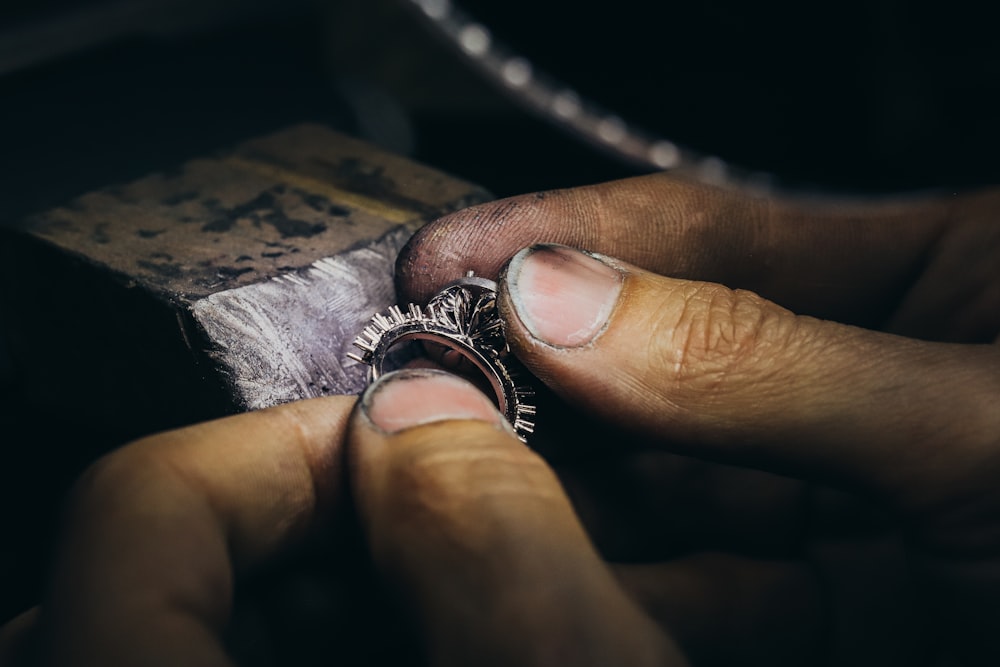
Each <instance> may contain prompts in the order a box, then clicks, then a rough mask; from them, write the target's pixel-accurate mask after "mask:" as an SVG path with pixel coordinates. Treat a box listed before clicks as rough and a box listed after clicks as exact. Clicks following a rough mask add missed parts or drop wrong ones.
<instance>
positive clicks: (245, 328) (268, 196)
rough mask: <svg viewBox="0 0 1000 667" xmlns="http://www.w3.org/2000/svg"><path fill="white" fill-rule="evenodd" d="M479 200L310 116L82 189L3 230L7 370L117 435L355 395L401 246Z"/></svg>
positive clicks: (34, 394)
mask: <svg viewBox="0 0 1000 667" xmlns="http://www.w3.org/2000/svg"><path fill="white" fill-rule="evenodd" d="M488 197H489V195H488V194H487V193H486V192H485V191H483V190H482V189H480V188H477V187H475V186H473V185H470V184H469V183H465V182H463V181H460V180H458V179H454V178H451V177H449V176H446V175H444V174H441V173H439V172H436V171H434V170H432V169H429V168H426V167H423V166H420V165H417V164H414V163H412V162H409V161H407V160H404V159H402V158H399V157H397V156H394V155H391V154H388V153H385V152H383V151H381V150H378V149H375V148H373V147H371V146H369V145H367V144H364V143H362V142H359V141H356V140H354V139H350V138H348V137H344V136H342V135H339V134H336V133H333V132H331V131H329V130H326V129H325V128H323V127H320V126H315V125H306V126H298V127H295V128H292V129H289V130H286V131H283V132H279V133H276V134H273V135H270V136H267V137H264V138H261V139H255V140H252V141H248V142H246V143H244V144H242V145H241V146H239V147H238V148H236V149H235V150H233V151H230V152H227V153H224V154H222V155H219V156H216V157H212V158H207V159H198V160H193V161H191V162H189V163H187V164H185V165H183V166H182V167H180V168H179V169H177V170H174V171H172V172H166V173H159V174H154V175H151V176H149V177H147V178H144V179H141V180H139V181H136V182H134V183H130V184H128V185H123V186H115V187H111V188H107V189H105V190H102V191H98V192H94V193H91V194H88V195H86V196H83V197H81V198H79V199H78V200H76V201H74V202H72V203H70V204H69V205H66V206H62V207H59V208H56V209H53V210H51V211H49V212H47V213H44V214H42V215H39V216H35V217H33V218H31V219H29V220H27V221H25V222H24V223H23V224H22V225H20V231H19V232H18V233H10V232H7V233H6V234H5V236H6V238H4V239H3V243H2V248H3V251H4V258H3V260H4V261H3V262H2V264H0V270H2V271H3V280H2V283H3V286H2V288H3V297H4V303H3V304H2V306H3V309H2V312H4V313H5V314H6V315H8V316H9V318H10V319H9V323H10V325H9V332H8V333H9V339H10V343H11V345H10V347H11V351H12V356H13V357H14V359H15V362H16V366H17V367H18V368H19V369H21V373H20V375H19V377H18V382H19V383H20V384H21V385H22V386H23V387H24V390H25V392H26V393H27V394H28V395H29V396H31V400H32V402H33V403H35V404H39V405H44V404H58V405H60V406H62V407H61V410H62V413H63V414H64V416H65V417H66V418H67V419H70V418H76V419H79V420H80V421H83V422H86V423H97V424H101V425H104V426H108V427H109V428H111V429H112V430H113V431H114V432H115V434H120V435H121V437H134V436H135V435H138V434H141V433H145V432H148V431H150V430H155V429H158V428H165V427H169V426H173V425H176V424H182V423H186V422H190V421H193V420H196V419H204V418H207V417H211V416H213V415H217V414H220V413H223V412H232V411H236V410H245V409H254V408H262V407H267V406H270V405H275V404H279V403H284V402H287V401H292V400H296V399H301V398H308V397H313V396H321V395H327V394H351V393H356V392H358V391H360V390H361V389H362V388H363V387H364V383H365V378H364V372H363V370H362V369H361V368H360V367H358V366H357V365H356V364H353V363H351V362H348V363H346V364H345V361H346V352H347V351H348V349H349V347H350V344H351V341H352V339H353V337H354V335H355V333H356V332H357V331H358V330H359V329H360V328H361V327H362V326H363V324H364V322H365V321H366V320H367V319H368V317H369V316H370V314H371V312H372V311H373V310H378V309H381V308H386V307H388V306H389V305H391V304H392V303H393V301H394V290H393V283H392V273H393V264H394V261H395V257H396V254H397V252H398V251H399V249H400V248H401V247H402V245H403V244H404V243H405V242H406V240H407V239H408V238H409V236H410V234H411V233H412V232H413V231H414V230H415V229H417V228H418V227H419V226H420V225H421V224H423V223H424V222H427V221H429V220H431V219H434V218H436V217H438V216H440V215H443V214H445V213H447V212H450V211H452V210H455V209H458V208H461V207H464V206H467V205H469V204H472V203H476V202H479V201H483V200H485V199H487V198H488Z"/></svg>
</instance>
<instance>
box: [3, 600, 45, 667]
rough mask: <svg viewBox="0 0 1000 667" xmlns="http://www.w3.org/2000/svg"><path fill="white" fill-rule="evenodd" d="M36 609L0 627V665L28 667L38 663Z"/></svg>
mask: <svg viewBox="0 0 1000 667" xmlns="http://www.w3.org/2000/svg"><path fill="white" fill-rule="evenodd" d="M38 615H39V610H38V607H33V608H31V609H29V610H28V611H26V612H24V613H22V614H19V615H18V616H15V617H14V618H12V619H11V620H10V621H8V622H7V623H6V624H5V625H4V626H3V627H0V665H4V667H28V666H29V665H37V664H39V663H38Z"/></svg>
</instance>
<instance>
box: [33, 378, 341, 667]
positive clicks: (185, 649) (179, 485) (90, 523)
mask: <svg viewBox="0 0 1000 667" xmlns="http://www.w3.org/2000/svg"><path fill="white" fill-rule="evenodd" d="M353 403H354V401H353V399H351V398H347V397H335V398H327V399H317V400H313V401H306V402H301V403H294V404H289V405H286V406H282V407H279V408H273V409H270V410H263V411H260V412H254V413H249V414H245V415H240V416H237V417H231V418H228V419H222V420H218V421H214V422H209V423H205V424H200V425H198V426H192V427H190V428H185V429H181V430H178V431H172V432H168V433H163V434H160V435H156V436H152V437H150V438H147V439H145V440H142V441H139V442H137V443H135V444H133V445H130V446H127V447H125V448H123V449H121V450H118V451H117V452H115V453H113V454H111V455H110V456H108V457H106V458H105V459H103V460H102V461H100V462H98V463H97V464H96V465H95V466H93V467H92V468H91V469H90V470H89V471H88V473H87V474H85V476H84V477H83V479H82V480H81V481H80V482H79V483H78V484H77V487H76V488H75V490H74V492H73V494H72V496H71V498H70V504H69V509H68V512H67V516H66V528H65V529H64V534H63V536H62V539H61V544H60V546H59V550H58V552H57V554H58V557H57V560H56V563H55V567H54V574H53V577H52V581H51V585H50V592H49V594H48V596H47V598H46V601H45V603H44V605H43V616H44V620H45V624H46V632H47V641H46V647H47V650H49V651H50V653H51V655H49V656H48V657H49V661H50V662H51V663H52V664H74V665H133V664H134V665H138V664H142V665H158V664H162V665H178V664H187V665H224V664H228V658H227V657H226V655H225V652H224V650H223V647H222V641H221V638H220V633H221V631H222V629H223V627H224V625H225V622H226V619H227V617H228V615H229V604H230V599H231V595H232V587H233V577H234V573H235V571H236V570H238V569H245V568H248V567H250V566H253V565H254V564H257V563H260V562H261V561H263V560H265V559H268V558H270V557H272V556H274V555H275V554H276V553H278V552H280V551H282V550H284V549H287V548H288V547H290V546H291V545H293V544H295V543H298V542H301V541H302V540H303V538H304V537H306V535H308V534H309V532H310V531H311V530H312V529H313V528H314V527H315V526H317V525H318V524H319V523H322V522H324V521H325V519H328V518H329V517H330V515H331V513H332V512H333V511H334V509H335V507H336V504H337V503H336V499H337V497H338V495H339V493H340V490H341V486H342V485H341V483H340V475H341V464H340V451H341V443H342V433H343V429H344V425H345V422H346V419H347V415H348V413H349V411H350V409H351V406H352V405H353Z"/></svg>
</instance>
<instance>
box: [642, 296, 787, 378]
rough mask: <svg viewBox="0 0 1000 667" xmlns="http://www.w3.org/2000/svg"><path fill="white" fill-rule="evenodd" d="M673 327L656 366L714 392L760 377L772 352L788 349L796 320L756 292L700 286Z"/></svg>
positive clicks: (675, 317)
mask: <svg viewBox="0 0 1000 667" xmlns="http://www.w3.org/2000/svg"><path fill="white" fill-rule="evenodd" d="M665 316H669V317H671V318H672V320H673V321H672V322H671V323H670V324H669V326H667V327H665V328H663V329H659V330H661V331H669V332H671V333H670V334H669V335H668V339H667V341H666V344H665V345H663V344H656V345H655V347H656V349H657V354H658V356H659V358H658V359H656V362H657V363H658V364H659V365H660V367H661V368H667V369H668V370H670V371H671V372H672V374H673V377H674V380H675V381H676V382H677V383H679V384H684V385H685V386H692V383H696V384H700V385H701V386H702V387H704V388H706V389H712V388H715V387H717V386H719V385H721V384H722V383H723V382H725V381H727V380H728V379H730V378H731V377H732V376H738V375H741V374H746V373H748V372H751V371H755V372H759V370H760V365H761V364H760V362H761V361H763V360H764V359H766V357H767V355H768V354H769V352H770V351H773V350H774V349H775V348H776V347H780V346H784V345H787V344H788V341H789V337H790V335H791V333H792V331H793V329H794V321H795V320H794V317H793V316H791V314H790V313H789V312H788V311H786V310H784V309H783V308H781V307H779V306H777V305H775V304H773V303H771V302H769V301H767V300H765V299H763V298H761V297H760V296H758V295H756V294H754V293H753V292H748V291H744V290H732V289H729V288H727V287H724V286H722V285H715V284H697V285H693V286H691V287H690V288H689V289H688V290H686V292H685V293H684V294H683V299H682V301H681V307H680V309H679V311H677V310H674V311H673V313H671V314H669V315H665Z"/></svg>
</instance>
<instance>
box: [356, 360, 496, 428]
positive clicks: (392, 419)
mask: <svg viewBox="0 0 1000 667" xmlns="http://www.w3.org/2000/svg"><path fill="white" fill-rule="evenodd" d="M361 409H362V410H363V411H364V413H365V414H366V415H367V416H368V419H369V421H371V423H372V424H374V425H375V427H376V428H378V429H379V430H381V431H383V432H385V433H398V432H399V431H403V430H405V429H408V428H413V427H415V426H421V425H424V424H431V423H434V422H440V421H447V420H452V419H473V420H476V421H484V422H490V423H492V424H497V425H500V426H505V425H506V421H505V420H504V418H503V416H502V415H501V414H500V413H499V412H498V411H497V409H496V407H494V405H493V403H492V401H490V399H489V398H488V397H487V396H486V395H485V394H483V393H482V392H481V391H479V390H478V389H476V388H475V386H473V385H472V384H471V383H469V382H467V381H465V380H463V379H462V378H460V377H458V376H456V375H453V374H451V373H447V372H445V371H440V370H432V369H427V368H415V369H407V370H401V371H396V372H394V373H388V374H386V375H383V376H382V377H380V378H379V379H378V380H376V381H375V382H373V383H372V384H371V386H370V387H368V389H367V390H366V391H365V393H364V395H363V396H362V397H361Z"/></svg>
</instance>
